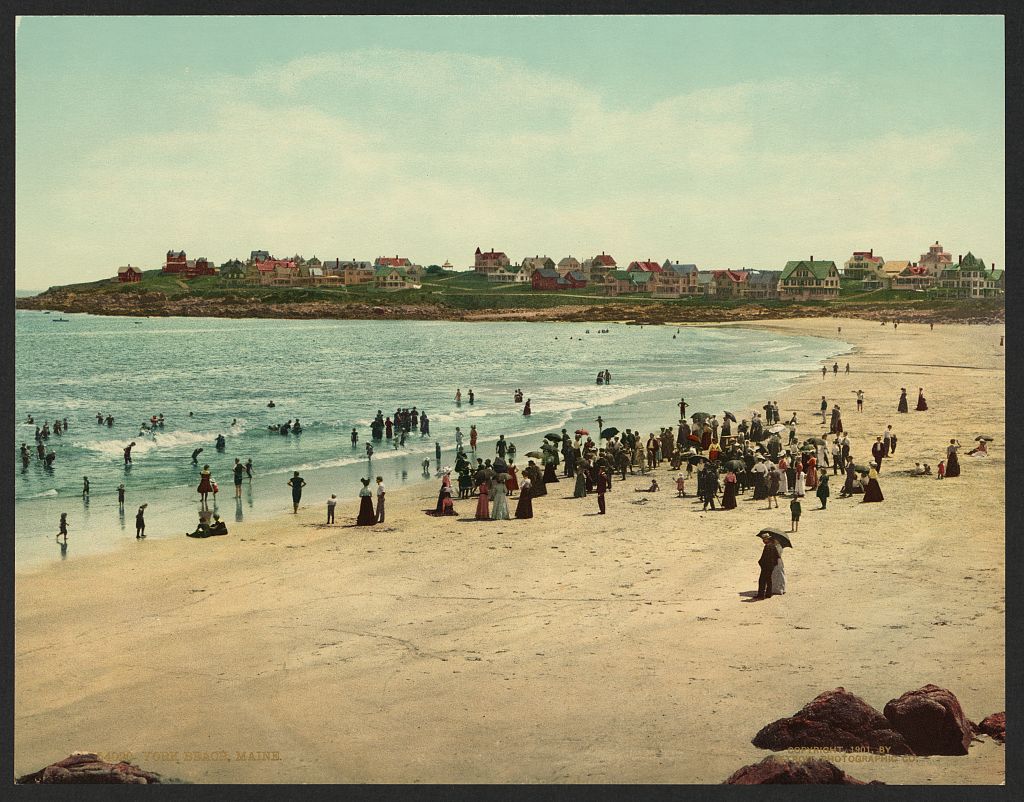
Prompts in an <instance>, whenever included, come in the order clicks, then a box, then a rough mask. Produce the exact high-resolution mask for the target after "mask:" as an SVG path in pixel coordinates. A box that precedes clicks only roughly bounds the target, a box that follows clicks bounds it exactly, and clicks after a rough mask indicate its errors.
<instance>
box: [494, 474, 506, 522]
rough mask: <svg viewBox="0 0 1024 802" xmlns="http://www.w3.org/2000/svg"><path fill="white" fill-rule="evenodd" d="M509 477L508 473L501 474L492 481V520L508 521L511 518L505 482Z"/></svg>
mask: <svg viewBox="0 0 1024 802" xmlns="http://www.w3.org/2000/svg"><path fill="white" fill-rule="evenodd" d="M508 479H509V476H508V474H506V473H502V474H499V475H498V476H497V477H496V478H495V481H494V482H492V483H491V520H492V521H507V520H509V514H508V501H506V496H507V495H508V491H507V488H506V486H505V482H507V481H508Z"/></svg>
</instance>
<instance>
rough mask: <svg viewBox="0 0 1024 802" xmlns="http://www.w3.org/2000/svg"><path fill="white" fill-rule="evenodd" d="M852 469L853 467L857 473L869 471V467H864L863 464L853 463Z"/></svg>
mask: <svg viewBox="0 0 1024 802" xmlns="http://www.w3.org/2000/svg"><path fill="white" fill-rule="evenodd" d="M853 469H854V470H855V471H856V472H857V473H867V472H868V471H870V470H871V469H870V468H867V467H865V466H863V465H854V466H853Z"/></svg>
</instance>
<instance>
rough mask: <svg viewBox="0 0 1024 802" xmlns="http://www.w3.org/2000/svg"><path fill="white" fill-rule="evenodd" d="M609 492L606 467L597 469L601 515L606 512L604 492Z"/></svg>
mask: <svg viewBox="0 0 1024 802" xmlns="http://www.w3.org/2000/svg"><path fill="white" fill-rule="evenodd" d="M606 492H608V477H607V476H606V475H605V472H604V468H600V469H598V471H597V508H598V510H599V512H600V514H601V515H604V514H605V503H604V494H605V493H606Z"/></svg>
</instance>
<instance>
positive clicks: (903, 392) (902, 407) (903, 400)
mask: <svg viewBox="0 0 1024 802" xmlns="http://www.w3.org/2000/svg"><path fill="white" fill-rule="evenodd" d="M896 411H897V412H906V411H907V388H906V387H901V388H900V402H899V404H897V405H896Z"/></svg>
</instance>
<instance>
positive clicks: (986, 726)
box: [975, 711, 1006, 743]
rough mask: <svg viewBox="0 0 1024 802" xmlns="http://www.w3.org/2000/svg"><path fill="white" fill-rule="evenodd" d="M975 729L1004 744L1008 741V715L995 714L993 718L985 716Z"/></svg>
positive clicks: (1003, 713)
mask: <svg viewBox="0 0 1024 802" xmlns="http://www.w3.org/2000/svg"><path fill="white" fill-rule="evenodd" d="M975 729H976V730H977V731H978V732H980V733H984V734H985V735H988V736H989V737H991V738H992V739H993V740H996V741H999V743H1003V742H1005V741H1006V713H1005V711H1004V712H1002V713H993V714H992V715H991V716H985V718H983V719H982V720H981V723H980V724H978V725H976V727H975Z"/></svg>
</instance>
